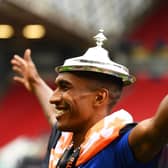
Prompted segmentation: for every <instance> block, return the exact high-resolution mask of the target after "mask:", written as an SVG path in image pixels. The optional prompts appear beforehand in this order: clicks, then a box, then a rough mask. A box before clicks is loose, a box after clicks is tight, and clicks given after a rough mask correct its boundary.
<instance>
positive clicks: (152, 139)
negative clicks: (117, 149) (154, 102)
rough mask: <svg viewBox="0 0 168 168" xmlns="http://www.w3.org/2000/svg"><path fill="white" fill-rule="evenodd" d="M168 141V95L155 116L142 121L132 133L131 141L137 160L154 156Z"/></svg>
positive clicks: (147, 159)
mask: <svg viewBox="0 0 168 168" xmlns="http://www.w3.org/2000/svg"><path fill="white" fill-rule="evenodd" d="M167 142H168V95H167V96H165V97H164V99H163V100H162V101H161V103H160V105H159V107H158V110H157V112H156V114H155V116H154V117H153V118H150V119H147V120H145V121H142V122H140V123H139V124H138V125H137V126H136V127H135V128H134V129H133V130H132V131H131V133H130V135H129V143H130V146H131V148H132V150H133V152H134V154H135V157H136V159H137V160H139V161H141V162H147V161H149V160H151V159H152V158H154V157H155V156H156V155H157V154H158V153H159V152H160V150H161V149H162V148H163V146H164V145H165V144H167Z"/></svg>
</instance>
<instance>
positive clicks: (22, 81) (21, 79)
mask: <svg viewBox="0 0 168 168" xmlns="http://www.w3.org/2000/svg"><path fill="white" fill-rule="evenodd" d="M13 80H14V81H16V82H19V83H24V82H25V81H24V79H23V78H21V77H19V76H14V77H13Z"/></svg>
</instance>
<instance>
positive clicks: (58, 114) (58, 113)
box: [55, 109, 65, 117]
mask: <svg viewBox="0 0 168 168" xmlns="http://www.w3.org/2000/svg"><path fill="white" fill-rule="evenodd" d="M64 113H65V110H64V109H61V110H58V109H56V110H55V114H56V117H59V116H61V115H63V114H64Z"/></svg>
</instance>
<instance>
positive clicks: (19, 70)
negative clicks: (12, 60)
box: [12, 65, 23, 75]
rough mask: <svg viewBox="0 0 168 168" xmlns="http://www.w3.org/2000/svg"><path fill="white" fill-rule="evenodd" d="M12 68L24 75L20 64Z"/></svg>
mask: <svg viewBox="0 0 168 168" xmlns="http://www.w3.org/2000/svg"><path fill="white" fill-rule="evenodd" d="M12 70H13V71H14V72H16V73H18V74H19V75H22V73H23V70H22V69H21V68H20V67H19V66H15V65H14V66H13V67H12Z"/></svg>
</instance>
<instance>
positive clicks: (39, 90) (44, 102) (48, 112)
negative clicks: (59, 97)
mask: <svg viewBox="0 0 168 168" xmlns="http://www.w3.org/2000/svg"><path fill="white" fill-rule="evenodd" d="M31 87H32V92H33V93H34V94H35V96H36V97H37V99H38V100H39V103H40V105H41V106H42V109H43V111H44V114H45V116H46V117H47V119H48V121H49V123H50V124H51V125H54V124H55V123H56V118H55V117H54V113H53V111H54V106H53V105H52V104H50V103H49V99H50V97H51V95H52V94H53V90H52V89H51V88H50V87H49V86H48V85H47V84H46V83H45V81H43V80H42V79H41V78H40V77H39V78H38V79H37V80H36V82H34V83H33V84H32V86H31Z"/></svg>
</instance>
